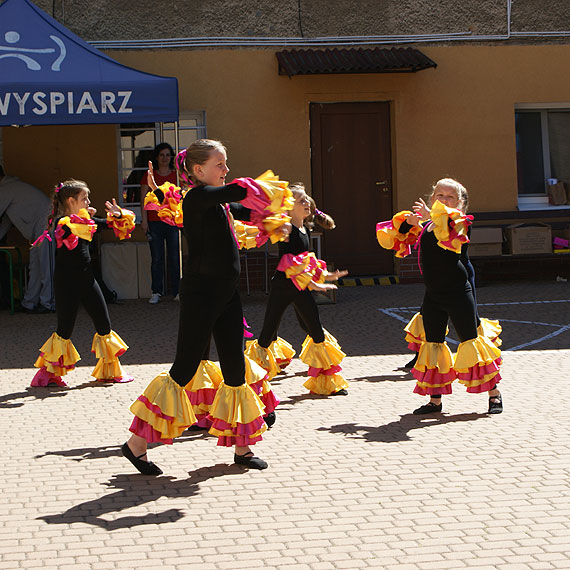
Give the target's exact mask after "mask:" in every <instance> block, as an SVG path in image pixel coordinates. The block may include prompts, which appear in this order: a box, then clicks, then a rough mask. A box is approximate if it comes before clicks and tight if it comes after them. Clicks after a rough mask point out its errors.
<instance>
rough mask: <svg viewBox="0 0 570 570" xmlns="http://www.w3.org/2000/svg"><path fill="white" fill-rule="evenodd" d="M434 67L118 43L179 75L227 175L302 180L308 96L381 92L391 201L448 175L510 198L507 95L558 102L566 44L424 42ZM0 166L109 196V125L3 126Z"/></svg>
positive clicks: (510, 99) (494, 198)
mask: <svg viewBox="0 0 570 570" xmlns="http://www.w3.org/2000/svg"><path fill="white" fill-rule="evenodd" d="M422 51H423V52H424V53H426V55H428V56H429V57H431V58H432V59H433V60H434V61H435V62H437V64H438V67H437V69H428V70H425V71H421V72H419V73H414V74H404V73H397V74H362V75H359V74H353V75H347V74H342V75H315V76H297V77H293V78H291V79H290V78H288V77H285V76H279V75H278V73H277V60H276V57H275V51H274V50H204V51H171V52H168V51H162V50H161V51H148V52H141V51H123V52H116V51H113V52H111V53H110V55H112V56H113V57H114V58H115V59H117V60H119V61H120V62H122V63H124V64H126V65H129V66H132V67H134V68H137V69H141V70H144V71H148V72H151V73H157V74H161V75H167V76H177V77H178V80H179V93H180V110H181V112H183V111H184V110H192V111H195V110H205V111H206V114H207V128H208V136H210V137H211V138H218V139H221V140H223V141H224V142H225V143H226V145H227V147H228V151H229V152H228V154H229V164H230V168H231V173H230V176H256V175H257V174H259V173H261V172H262V171H264V170H265V169H268V168H271V169H273V170H274V171H275V172H276V173H278V174H279V175H280V176H281V177H282V178H284V179H286V180H291V181H294V180H301V181H304V182H306V183H307V185H308V186H309V188H310V180H311V165H310V124H309V104H310V103H311V102H345V101H390V102H391V104H392V139H393V147H392V151H393V165H394V168H393V187H394V196H395V203H394V208H395V209H403V208H409V207H410V206H411V204H412V203H413V202H414V200H415V199H416V198H417V197H418V196H420V195H422V194H424V193H426V192H427V191H428V190H429V186H430V184H431V183H432V182H434V181H435V180H437V179H438V178H440V177H442V176H447V175H450V176H454V177H456V178H457V179H459V180H460V181H462V182H463V183H464V184H465V185H466V186H467V188H468V189H469V190H470V193H471V207H470V209H471V210H472V211H514V210H516V206H517V178H516V155H515V127H514V110H515V104H516V103H568V107H569V108H570V76H568V74H564V73H561V69H562V67H561V62H564V61H567V60H568V47H567V46H561V45H549V46H546V45H544V46H448V47H431V48H428V47H423V48H422ZM3 139H4V166H5V169H6V171H7V172H8V173H10V174H14V175H16V176H20V177H21V178H23V179H25V180H26V181H28V182H30V183H32V184H34V185H36V186H38V187H39V188H42V189H44V190H45V191H46V192H49V191H50V189H51V187H52V185H53V184H55V183H56V182H58V181H59V180H61V179H62V178H64V177H78V178H82V179H84V180H86V181H87V182H88V184H89V185H90V187H91V188H92V190H93V202H94V204H95V206H96V207H97V208H98V209H99V211H102V208H103V203H104V200H105V199H107V198H109V197H111V196H117V193H118V188H117V149H116V127H115V126H114V125H81V126H52V127H47V126H46V127H43V126H42V127H27V128H23V129H14V128H11V127H5V128H4V129H3Z"/></svg>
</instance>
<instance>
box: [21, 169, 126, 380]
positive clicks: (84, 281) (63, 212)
mask: <svg viewBox="0 0 570 570" xmlns="http://www.w3.org/2000/svg"><path fill="white" fill-rule="evenodd" d="M89 204H90V201H89V188H88V187H87V185H86V184H85V182H82V181H81V180H66V181H65V182H62V183H61V184H59V185H58V186H57V187H56V188H55V192H54V195H53V211H52V215H51V216H50V220H49V227H48V229H47V230H46V231H45V232H44V234H43V235H42V236H41V237H40V238H39V240H41V239H51V236H50V234H49V231H50V230H51V229H52V228H53V227H55V231H54V232H53V233H54V234H55V239H56V243H57V252H56V257H55V273H54V289H55V301H56V311H57V332H55V333H53V334H52V335H51V336H50V338H49V339H48V340H47V341H46V343H45V344H44V345H43V346H42V347H41V348H40V352H41V355H40V357H39V358H38V359H37V361H36V363H35V366H36V367H37V368H39V370H38V372H37V373H36V375H35V376H34V378H33V380H32V384H31V385H32V386H48V385H49V384H56V385H58V386H67V384H66V383H65V381H64V380H63V379H62V376H64V375H65V374H67V373H68V372H70V371H71V370H73V369H74V368H75V364H76V362H77V361H78V360H79V358H80V357H79V353H78V352H77V350H76V349H75V347H74V346H73V343H72V342H71V340H70V339H71V334H72V332H73V328H74V326H75V319H76V318H77V312H78V311H79V306H80V305H83V307H84V308H85V310H86V311H87V313H88V314H89V316H90V317H91V320H92V321H93V324H94V325H95V330H96V331H97V332H96V334H95V336H94V337H93V344H92V347H91V350H92V352H94V353H95V356H96V357H97V358H98V362H97V365H96V367H95V370H94V371H93V374H92V376H94V377H95V378H96V379H97V380H98V381H101V382H117V383H121V382H131V381H132V380H133V378H132V376H129V375H128V374H125V373H124V371H123V369H122V367H121V364H120V362H119V358H118V357H119V356H120V355H121V354H123V353H124V352H125V351H126V350H127V348H128V346H127V345H126V344H125V342H124V341H123V339H121V337H120V336H119V335H118V334H117V333H116V332H114V331H112V330H111V321H110V319H109V311H108V310H107V304H106V303H105V299H104V298H103V294H102V292H101V288H100V287H99V284H98V283H97V281H96V280H95V277H94V275H93V268H92V266H91V256H90V254H89V242H90V241H91V238H92V236H93V234H94V233H95V231H97V229H98V228H100V227H106V226H108V225H109V226H111V227H113V229H114V231H115V234H116V235H117V237H119V238H120V239H125V238H128V237H130V232H131V231H132V230H133V228H134V225H135V224H134V219H135V215H134V214H133V213H132V212H130V211H128V210H122V209H121V208H119V207H118V206H117V203H116V201H115V199H113V201H112V202H105V208H106V210H107V219H100V218H91V215H92V214H94V213H95V209H94V208H90V207H89ZM39 240H38V241H39ZM36 243H38V242H36Z"/></svg>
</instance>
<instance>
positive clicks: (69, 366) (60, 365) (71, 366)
mask: <svg viewBox="0 0 570 570" xmlns="http://www.w3.org/2000/svg"><path fill="white" fill-rule="evenodd" d="M40 356H41V357H42V358H43V359H44V362H47V363H48V364H51V365H52V366H57V367H58V368H65V369H66V370H67V371H68V372H70V371H71V370H73V369H74V368H75V364H67V365H66V364H64V363H63V356H60V357H59V358H58V359H57V361H56V362H50V361H49V360H46V358H45V352H40Z"/></svg>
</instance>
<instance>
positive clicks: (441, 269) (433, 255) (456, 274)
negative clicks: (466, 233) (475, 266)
mask: <svg viewBox="0 0 570 570" xmlns="http://www.w3.org/2000/svg"><path fill="white" fill-rule="evenodd" d="M411 227H412V226H411V225H410V224H408V222H403V223H402V225H401V226H400V228H399V230H398V231H399V232H400V233H402V234H405V233H408V232H409V231H410V228H411ZM467 246H468V244H466V243H465V244H463V245H462V247H461V254H458V253H454V252H453V251H449V250H447V249H443V248H442V247H440V246H439V245H437V238H436V237H435V235H434V232H433V231H429V230H426V231H424V232H423V233H422V236H421V238H420V266H421V269H422V277H423V279H424V283H425V286H426V288H427V289H428V290H432V291H437V292H445V291H464V290H466V289H470V288H471V285H469V280H468V273H467V269H466V267H465V265H464V264H463V261H462V258H463V259H466V260H468V259H469V257H468V256H467ZM464 249H465V252H464Z"/></svg>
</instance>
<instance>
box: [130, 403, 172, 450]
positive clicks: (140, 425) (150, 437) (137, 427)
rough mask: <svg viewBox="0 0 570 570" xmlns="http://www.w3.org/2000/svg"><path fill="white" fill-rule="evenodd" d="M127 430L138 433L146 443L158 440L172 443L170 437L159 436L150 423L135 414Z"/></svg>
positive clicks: (168, 443)
mask: <svg viewBox="0 0 570 570" xmlns="http://www.w3.org/2000/svg"><path fill="white" fill-rule="evenodd" d="M139 400H140V398H139ZM147 407H148V406H147ZM154 407H156V406H154ZM163 417H165V418H166V417H168V416H164V415H163ZM129 431H130V432H132V433H134V434H135V435H138V436H139V437H142V438H144V439H146V441H147V443H158V442H160V443H166V444H167V445H171V444H172V440H171V439H164V438H163V437H161V436H160V432H159V431H156V430H155V429H154V428H153V427H152V426H151V425H150V424H147V423H146V422H145V421H144V420H141V419H140V418H139V417H137V416H135V417H134V418H133V423H132V424H131V427H130V428H129Z"/></svg>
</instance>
